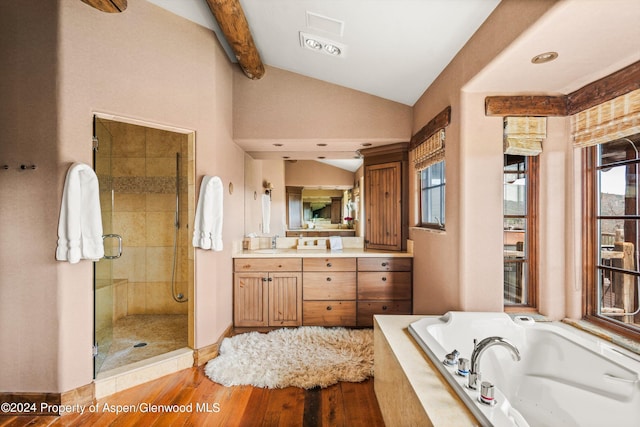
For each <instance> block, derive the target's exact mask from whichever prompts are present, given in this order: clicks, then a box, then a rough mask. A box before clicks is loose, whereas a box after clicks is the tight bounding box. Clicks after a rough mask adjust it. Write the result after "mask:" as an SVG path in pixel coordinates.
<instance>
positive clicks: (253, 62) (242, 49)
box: [207, 0, 264, 80]
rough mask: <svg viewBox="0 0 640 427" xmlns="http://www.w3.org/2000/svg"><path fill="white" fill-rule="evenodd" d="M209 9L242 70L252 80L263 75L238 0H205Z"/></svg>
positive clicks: (262, 68)
mask: <svg viewBox="0 0 640 427" xmlns="http://www.w3.org/2000/svg"><path fill="white" fill-rule="evenodd" d="M207 4H208V5H209V9H211V12H212V13H213V16H214V17H215V18H216V21H218V25H220V29H221V30H222V33H223V34H224V37H225V38H226V39H227V41H228V42H229V44H230V45H231V49H232V50H233V53H234V54H235V56H236V58H237V59H238V64H239V65H240V68H242V71H244V73H245V74H246V76H247V77H249V78H250V79H252V80H257V79H259V78H261V77H262V76H263V75H264V64H263V63H262V60H261V59H260V54H259V53H258V49H257V48H256V45H255V43H254V42H253V37H252V36H251V31H250V30H249V24H248V23H247V18H246V17H245V15H244V11H243V10H242V5H241V4H240V0H207Z"/></svg>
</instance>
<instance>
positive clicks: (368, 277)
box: [358, 272, 411, 300]
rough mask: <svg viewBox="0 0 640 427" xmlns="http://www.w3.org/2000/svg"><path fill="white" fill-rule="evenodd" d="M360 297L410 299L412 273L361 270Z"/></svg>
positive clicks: (362, 298) (359, 275) (359, 274)
mask: <svg viewBox="0 0 640 427" xmlns="http://www.w3.org/2000/svg"><path fill="white" fill-rule="evenodd" d="M358 299H361V300H402V299H407V300H410V299H411V273H410V272H360V273H358Z"/></svg>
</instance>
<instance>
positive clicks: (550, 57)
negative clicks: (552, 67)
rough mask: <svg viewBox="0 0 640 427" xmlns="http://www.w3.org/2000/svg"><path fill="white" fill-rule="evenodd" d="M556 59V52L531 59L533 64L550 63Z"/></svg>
mask: <svg viewBox="0 0 640 427" xmlns="http://www.w3.org/2000/svg"><path fill="white" fill-rule="evenodd" d="M557 57H558V52H545V53H541V54H540V55H536V56H534V57H533V58H531V62H532V63H533V64H544V63H546V62H551V61H553V60H554V59H556V58H557Z"/></svg>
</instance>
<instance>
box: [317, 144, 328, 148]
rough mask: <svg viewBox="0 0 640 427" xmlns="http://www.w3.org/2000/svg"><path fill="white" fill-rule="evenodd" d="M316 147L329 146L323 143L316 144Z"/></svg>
mask: <svg viewBox="0 0 640 427" xmlns="http://www.w3.org/2000/svg"><path fill="white" fill-rule="evenodd" d="M316 145H317V146H318V147H326V146H327V144H323V143H320V144H316Z"/></svg>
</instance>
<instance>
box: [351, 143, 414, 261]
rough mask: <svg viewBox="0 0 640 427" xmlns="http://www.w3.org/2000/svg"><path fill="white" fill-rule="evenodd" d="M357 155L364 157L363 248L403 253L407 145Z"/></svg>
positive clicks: (406, 215)
mask: <svg viewBox="0 0 640 427" xmlns="http://www.w3.org/2000/svg"><path fill="white" fill-rule="evenodd" d="M360 153H361V154H362V155H363V156H364V185H365V215H366V231H365V244H366V247H367V248H368V249H382V250H388V251H404V250H406V249H407V238H408V236H409V206H408V194H409V177H408V173H409V167H408V158H409V143H399V144H392V145H387V146H382V147H376V148H368V149H366V150H361V151H360Z"/></svg>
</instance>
